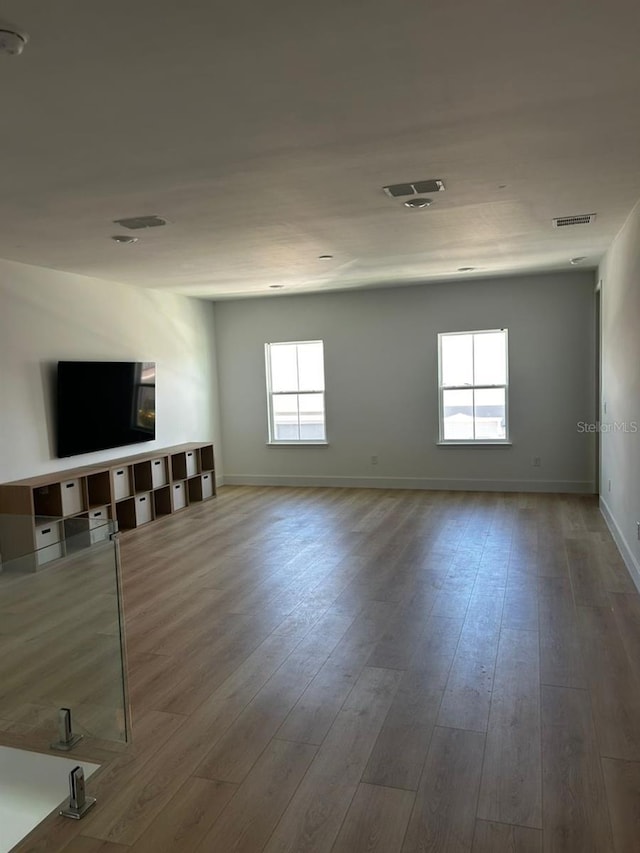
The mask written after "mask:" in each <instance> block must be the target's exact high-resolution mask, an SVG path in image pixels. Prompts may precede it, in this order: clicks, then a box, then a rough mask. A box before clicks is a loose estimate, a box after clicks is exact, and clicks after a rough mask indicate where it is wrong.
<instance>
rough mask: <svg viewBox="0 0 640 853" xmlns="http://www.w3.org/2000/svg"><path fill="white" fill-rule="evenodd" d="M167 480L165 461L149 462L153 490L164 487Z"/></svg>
mask: <svg viewBox="0 0 640 853" xmlns="http://www.w3.org/2000/svg"><path fill="white" fill-rule="evenodd" d="M167 482H168V479H167V463H166V460H165V459H152V460H151V485H152V486H153V488H154V489H157V488H159V487H160V486H166V485H167Z"/></svg>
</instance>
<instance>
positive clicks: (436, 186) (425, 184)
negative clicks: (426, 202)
mask: <svg viewBox="0 0 640 853" xmlns="http://www.w3.org/2000/svg"><path fill="white" fill-rule="evenodd" d="M382 189H383V190H384V191H385V192H386V194H387V195H388V196H389V197H390V198H402V197H403V196H407V195H424V193H443V192H444V190H445V186H444V181H441V180H440V179H439V178H433V179H431V180H429V181H413V182H412V183H410V184H390V185H389V186H388V187H382Z"/></svg>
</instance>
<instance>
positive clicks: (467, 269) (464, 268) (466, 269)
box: [458, 267, 475, 272]
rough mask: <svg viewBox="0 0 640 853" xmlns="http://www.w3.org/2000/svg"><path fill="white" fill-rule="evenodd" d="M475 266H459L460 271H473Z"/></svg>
mask: <svg viewBox="0 0 640 853" xmlns="http://www.w3.org/2000/svg"><path fill="white" fill-rule="evenodd" d="M474 269H475V267H458V272H473V271H474Z"/></svg>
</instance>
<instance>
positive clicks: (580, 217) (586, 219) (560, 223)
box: [553, 213, 596, 228]
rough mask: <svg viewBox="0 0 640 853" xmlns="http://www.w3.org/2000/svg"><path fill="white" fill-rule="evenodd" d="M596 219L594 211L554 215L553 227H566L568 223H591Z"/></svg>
mask: <svg viewBox="0 0 640 853" xmlns="http://www.w3.org/2000/svg"><path fill="white" fill-rule="evenodd" d="M595 221H596V214H595V213H575V214H574V215H573V216H556V217H555V219H554V220H553V227H554V228H566V227H567V226H568V225H592V224H593V223H594V222H595Z"/></svg>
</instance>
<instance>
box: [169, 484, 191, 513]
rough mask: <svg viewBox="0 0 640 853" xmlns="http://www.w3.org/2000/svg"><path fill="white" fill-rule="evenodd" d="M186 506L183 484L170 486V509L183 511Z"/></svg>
mask: <svg viewBox="0 0 640 853" xmlns="http://www.w3.org/2000/svg"><path fill="white" fill-rule="evenodd" d="M186 505H187V490H186V489H185V487H184V483H174V484H173V486H171V509H172V510H173V512H175V511H176V510H177V509H183V508H184V507H185V506H186Z"/></svg>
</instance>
